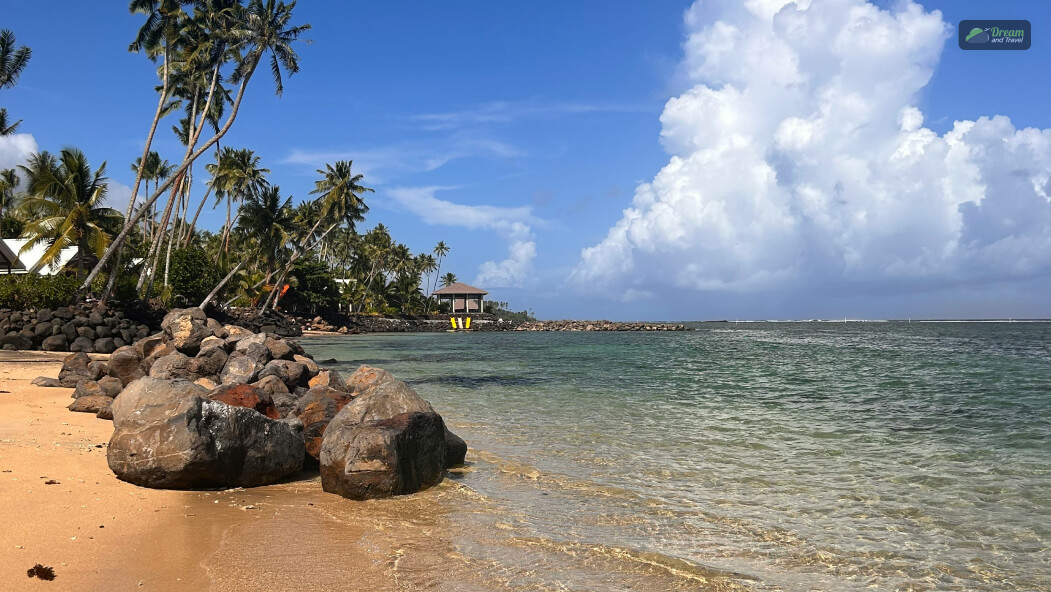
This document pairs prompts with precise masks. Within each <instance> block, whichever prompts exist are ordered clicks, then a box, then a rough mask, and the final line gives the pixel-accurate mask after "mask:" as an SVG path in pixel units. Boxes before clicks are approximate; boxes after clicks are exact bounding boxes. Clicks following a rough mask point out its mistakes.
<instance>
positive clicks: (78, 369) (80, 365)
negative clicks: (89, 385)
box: [58, 352, 98, 388]
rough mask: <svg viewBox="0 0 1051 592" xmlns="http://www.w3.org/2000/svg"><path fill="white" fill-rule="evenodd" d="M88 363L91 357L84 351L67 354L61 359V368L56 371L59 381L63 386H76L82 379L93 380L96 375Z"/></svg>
mask: <svg viewBox="0 0 1051 592" xmlns="http://www.w3.org/2000/svg"><path fill="white" fill-rule="evenodd" d="M90 364H91V358H89V357H88V355H87V354H86V353H83V352H78V353H74V354H69V355H68V356H66V357H65V358H64V359H63V360H62V369H61V370H59V372H58V380H59V382H61V383H62V386H64V387H69V388H76V386H77V384H78V383H80V382H81V381H83V380H95V379H96V378H98V377H97V376H95V375H94V372H93V371H92V370H91V369H89V368H88V366H89V365H90Z"/></svg>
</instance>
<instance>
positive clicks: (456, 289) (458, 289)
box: [434, 282, 489, 296]
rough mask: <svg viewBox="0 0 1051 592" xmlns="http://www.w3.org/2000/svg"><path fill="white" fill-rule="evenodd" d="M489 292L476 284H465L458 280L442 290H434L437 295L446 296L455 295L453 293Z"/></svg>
mask: <svg viewBox="0 0 1051 592" xmlns="http://www.w3.org/2000/svg"><path fill="white" fill-rule="evenodd" d="M488 293H489V292H486V291H485V290H482V289H480V288H475V287H474V286H468V285H467V284H465V283H463V282H456V283H455V284H453V285H451V286H446V287H444V288H442V289H441V290H435V292H434V294H435V295H436V296H445V295H453V294H488Z"/></svg>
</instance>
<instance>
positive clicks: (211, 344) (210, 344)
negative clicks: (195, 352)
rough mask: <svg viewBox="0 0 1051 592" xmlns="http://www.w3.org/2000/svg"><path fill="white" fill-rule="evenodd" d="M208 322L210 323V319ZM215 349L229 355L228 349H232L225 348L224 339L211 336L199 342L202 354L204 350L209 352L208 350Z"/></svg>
mask: <svg viewBox="0 0 1051 592" xmlns="http://www.w3.org/2000/svg"><path fill="white" fill-rule="evenodd" d="M208 320H209V321H210V320H212V319H208ZM215 347H217V348H219V349H221V350H223V351H224V352H226V353H230V349H232V348H228V347H227V344H226V340H225V339H222V338H220V337H215V336H214V335H213V336H211V337H205V338H204V340H203V341H201V351H202V352H203V351H205V350H209V349H212V348H215Z"/></svg>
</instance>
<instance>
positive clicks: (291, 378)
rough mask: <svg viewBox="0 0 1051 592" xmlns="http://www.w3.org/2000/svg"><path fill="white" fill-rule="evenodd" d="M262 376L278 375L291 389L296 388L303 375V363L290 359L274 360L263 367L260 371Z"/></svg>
mask: <svg viewBox="0 0 1051 592" xmlns="http://www.w3.org/2000/svg"><path fill="white" fill-rule="evenodd" d="M259 376H260V378H262V377H264V376H276V377H278V378H280V379H281V382H283V383H285V386H287V387H288V388H289V389H294V388H296V385H297V384H299V380H300V379H301V378H302V377H303V365H302V364H300V363H299V362H291V361H289V360H272V361H271V362H269V363H267V365H266V366H264V367H263V371H262V372H260V373H259Z"/></svg>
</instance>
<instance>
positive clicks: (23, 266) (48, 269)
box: [0, 238, 77, 275]
mask: <svg viewBox="0 0 1051 592" xmlns="http://www.w3.org/2000/svg"><path fill="white" fill-rule="evenodd" d="M29 240H30V239H27V238H5V239H3V240H0V243H3V245H4V249H5V250H4V252H5V256H6V252H7V251H10V252H11V253H13V254H14V255H15V256H16V260H17V263H19V264H20V265H19V264H16V265H15V268H14V270H13V271H14V273H27V272H29V273H39V274H40V275H55V274H56V273H58V272H59V271H61V270H62V268H63V267H65V265H66V264H67V263H69V262H70V261H72V260H73V258H74V257H76V255H77V248H76V247H66V248H65V249H62V251H61V252H60V253H59V255H58V260H57V261H55V263H54V264H53V265H43V264H42V263H40V258H41V257H43V256H44V252H45V251H47V243H46V242H40V243H37V244H36V245H33V247H31V248H29V249H27V250H26V251H25V252H24V253H23V252H21V251H22V247H24V246H25V244H26V243H28V242H29Z"/></svg>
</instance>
